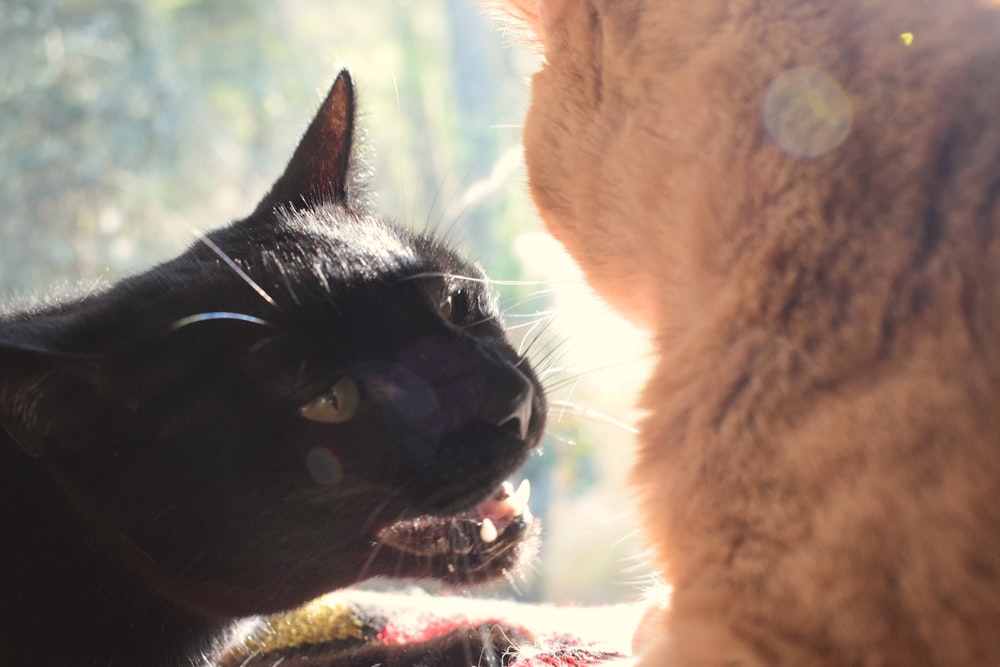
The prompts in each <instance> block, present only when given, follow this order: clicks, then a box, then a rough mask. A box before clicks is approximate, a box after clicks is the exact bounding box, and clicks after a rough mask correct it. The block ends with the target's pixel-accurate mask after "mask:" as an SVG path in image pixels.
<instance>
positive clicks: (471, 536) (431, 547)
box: [376, 480, 533, 579]
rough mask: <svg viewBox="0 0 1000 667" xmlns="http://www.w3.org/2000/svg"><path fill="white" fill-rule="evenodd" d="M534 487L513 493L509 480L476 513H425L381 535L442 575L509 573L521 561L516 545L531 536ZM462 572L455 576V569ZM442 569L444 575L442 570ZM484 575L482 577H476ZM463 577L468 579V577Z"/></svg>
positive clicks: (383, 540)
mask: <svg viewBox="0 0 1000 667" xmlns="http://www.w3.org/2000/svg"><path fill="white" fill-rule="evenodd" d="M530 494H531V487H530V485H529V484H528V481H527V480H524V481H522V482H521V484H520V486H518V488H517V490H516V491H515V490H514V487H513V485H512V484H511V483H510V482H504V483H503V484H502V485H501V486H500V488H498V489H497V490H496V492H495V493H494V494H493V495H491V496H490V497H489V498H487V499H486V500H485V501H483V502H482V503H480V504H479V505H477V506H476V507H474V508H473V509H471V510H468V511H465V512H461V513H459V514H455V515H452V516H437V515H423V516H418V517H415V518H412V519H406V520H403V521H397V522H396V523H393V524H390V525H389V526H386V527H385V528H383V529H382V530H380V531H379V532H378V534H377V535H376V540H377V541H378V542H379V543H380V544H381V545H382V546H384V547H389V548H390V549H392V550H394V551H397V552H401V553H403V554H407V555H410V556H417V557H423V558H425V559H427V565H428V567H429V569H431V570H434V571H435V574H436V575H437V576H447V575H449V574H450V575H458V577H459V578H469V577H471V578H475V579H478V578H481V575H487V576H488V573H486V572H482V573H479V570H494V571H496V572H495V573H496V574H501V573H502V572H500V570H506V569H507V568H508V567H510V566H513V565H514V562H515V561H517V560H520V559H519V557H518V556H517V554H516V553H515V552H516V551H518V549H517V547H519V546H520V544H521V542H522V541H524V540H525V538H526V537H528V535H529V534H530V533H531V528H532V524H533V518H532V515H531V511H530V509H528V498H529V496H530ZM459 567H460V568H461V569H462V570H463V571H462V572H456V568H459ZM441 569H443V570H444V571H443V572H441V571H437V570H441ZM477 574H479V576H477ZM463 575H464V576H463Z"/></svg>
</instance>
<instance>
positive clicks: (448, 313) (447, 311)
mask: <svg viewBox="0 0 1000 667" xmlns="http://www.w3.org/2000/svg"><path fill="white" fill-rule="evenodd" d="M438 310H439V311H440V312H441V317H443V318H444V319H446V320H448V321H449V322H451V321H452V319H451V318H452V316H453V315H454V313H455V300H454V298H453V296H452V295H451V294H449V295H447V296H445V298H444V299H443V300H442V301H441V303H440V304H438Z"/></svg>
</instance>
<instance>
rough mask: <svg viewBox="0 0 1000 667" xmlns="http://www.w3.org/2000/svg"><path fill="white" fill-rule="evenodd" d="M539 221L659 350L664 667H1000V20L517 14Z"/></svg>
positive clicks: (785, 2) (543, 0)
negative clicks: (529, 72) (535, 62)
mask: <svg viewBox="0 0 1000 667" xmlns="http://www.w3.org/2000/svg"><path fill="white" fill-rule="evenodd" d="M506 10H507V11H508V12H510V13H512V14H514V15H515V16H517V17H518V18H519V19H521V20H523V21H524V22H525V23H526V25H528V26H529V27H530V28H531V29H532V30H533V31H534V34H535V35H536V36H537V38H538V40H539V41H540V43H541V44H542V45H543V47H544V55H545V62H544V65H543V67H542V69H541V71H540V72H539V73H538V74H536V75H535V77H534V79H533V81H532V95H533V100H532V105H531V110H530V112H529V115H528V118H527V120H526V124H525V128H524V142H525V152H526V159H527V164H528V171H529V181H530V186H531V192H532V194H533V196H534V199H535V201H536V203H537V205H538V207H539V209H540V211H541V214H542V216H543V218H544V219H545V222H546V223H547V225H548V227H549V229H550V230H551V231H552V233H553V234H554V235H555V236H556V237H557V238H558V239H560V240H561V241H562V242H563V243H564V244H565V245H566V247H567V248H568V249H569V250H570V252H571V253H572V254H573V255H574V256H575V258H576V259H577V260H578V261H579V262H580V264H581V265H582V267H583V269H584V270H585V272H586V273H587V275H588V278H589V280H590V281H591V282H592V284H593V285H594V287H595V288H597V290H598V291H599V292H601V293H602V294H603V295H604V296H605V297H606V298H607V299H608V300H609V301H610V302H611V303H612V304H613V305H615V306H616V307H617V308H618V309H620V311H621V312H622V313H624V314H625V315H626V316H627V317H629V318H631V319H632V320H633V321H635V322H636V323H638V324H641V325H642V326H644V327H646V328H648V329H649V331H650V332H651V334H652V335H653V336H654V339H655V341H656V347H657V353H658V361H657V367H656V370H655V372H654V374H653V378H652V380H651V382H650V384H649V386H648V387H647V389H646V391H645V401H644V403H645V407H646V408H648V409H649V411H650V416H649V418H648V419H647V420H646V422H645V424H644V425H643V428H642V436H641V438H642V440H641V448H640V452H639V461H638V466H637V468H636V472H635V475H634V478H635V483H636V486H637V489H638V491H639V493H640V499H641V509H642V512H643V514H644V520H645V525H646V528H647V531H648V536H649V539H650V540H651V541H652V542H653V544H654V545H655V547H656V553H657V558H658V563H659V565H660V566H661V567H662V569H663V572H664V574H665V577H666V578H667V580H668V581H669V582H670V583H671V584H672V585H673V587H674V593H673V598H672V601H671V606H670V611H669V613H668V614H667V616H666V619H665V625H664V626H663V627H662V629H660V631H659V632H657V633H656V634H657V635H658V636H657V637H656V639H655V643H654V645H653V646H652V647H651V648H650V649H649V650H648V651H647V652H646V654H645V655H644V656H643V658H642V660H641V663H642V664H643V665H684V666H686V665H720V666H721V665H760V666H768V667H769V666H772V665H794V666H795V667H807V666H810V665H900V666H912V665H948V666H954V665H1000V12H998V10H997V9H996V8H994V7H990V6H988V3H986V2H974V1H973V0H826V1H822V0H772V1H770V2H760V1H753V0H731V1H723V0H685V1H681V0H537V1H536V2H531V1H528V0H522V1H520V2H517V1H512V2H509V3H508V5H507V7H506Z"/></svg>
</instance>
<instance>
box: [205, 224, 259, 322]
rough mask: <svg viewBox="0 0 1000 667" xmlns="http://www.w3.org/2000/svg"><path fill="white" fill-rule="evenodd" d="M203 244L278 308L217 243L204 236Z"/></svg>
mask: <svg viewBox="0 0 1000 667" xmlns="http://www.w3.org/2000/svg"><path fill="white" fill-rule="evenodd" d="M201 242H202V243H204V244H205V245H207V246H208V247H209V248H210V249H211V250H212V252H214V253H215V254H216V255H218V257H219V259H221V260H222V261H223V262H225V263H226V265H227V266H228V267H229V268H230V269H232V270H233V271H235V272H236V275H238V276H239V277H240V278H242V279H243V282H245V283H246V284H247V285H249V286H250V287H252V288H253V290H254V291H255V292H257V294H259V295H260V297H261V298H262V299H264V301H267V302H268V303H269V304H271V305H272V306H274V307H275V308H277V307H278V304H277V302H276V301H275V300H274V299H272V298H271V295H270V294H268V293H267V292H265V291H264V288H263V287H261V286H260V285H258V284H257V283H256V282H255V281H254V279H253V278H251V277H250V276H249V275H247V272H246V271H244V270H243V269H241V268H240V267H239V265H238V264H237V263H236V262H234V261H233V260H232V259H231V258H230V257H229V255H227V254H226V253H224V252H222V248H220V247H219V246H217V245H216V244H215V241H213V240H212V239H210V238H208V237H207V236H203V237H202V238H201Z"/></svg>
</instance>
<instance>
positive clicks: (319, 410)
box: [299, 375, 361, 424]
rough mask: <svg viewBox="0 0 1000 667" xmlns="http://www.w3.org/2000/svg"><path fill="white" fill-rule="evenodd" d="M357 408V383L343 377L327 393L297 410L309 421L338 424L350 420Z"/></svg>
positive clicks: (359, 398) (358, 390)
mask: <svg viewBox="0 0 1000 667" xmlns="http://www.w3.org/2000/svg"><path fill="white" fill-rule="evenodd" d="M359 407H361V390H360V389H358V383H357V382H355V381H354V378H352V377H351V376H349V375H345V376H344V377H342V378H340V379H339V380H337V381H336V382H335V383H334V385H333V386H332V387H330V390H329V391H327V392H326V393H324V394H321V395H320V396H317V397H316V398H314V399H313V400H311V401H309V402H308V403H306V404H305V405H303V406H302V407H301V408H299V414H300V415H302V416H303V417H305V418H306V419H308V420H309V421H314V422H322V423H325V424H340V423H342V422H346V421H348V420H350V419H352V418H353V417H354V415H356V414H357V413H358V408H359Z"/></svg>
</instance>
